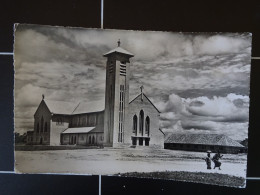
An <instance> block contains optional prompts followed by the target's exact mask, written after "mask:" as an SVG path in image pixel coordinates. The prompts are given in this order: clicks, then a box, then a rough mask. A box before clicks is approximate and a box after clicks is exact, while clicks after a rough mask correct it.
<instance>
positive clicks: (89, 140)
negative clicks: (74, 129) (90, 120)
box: [88, 136, 91, 144]
mask: <svg viewBox="0 0 260 195" xmlns="http://www.w3.org/2000/svg"><path fill="white" fill-rule="evenodd" d="M88 143H89V144H91V136H89V138H88Z"/></svg>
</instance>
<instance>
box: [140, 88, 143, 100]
mask: <svg viewBox="0 0 260 195" xmlns="http://www.w3.org/2000/svg"><path fill="white" fill-rule="evenodd" d="M140 89H141V100H142V101H143V89H144V86H143V85H142V86H141V87H140Z"/></svg>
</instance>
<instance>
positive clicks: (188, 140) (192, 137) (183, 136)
mask: <svg viewBox="0 0 260 195" xmlns="http://www.w3.org/2000/svg"><path fill="white" fill-rule="evenodd" d="M164 143H180V144H201V145H218V146H232V147H244V146H243V145H241V144H240V143H238V142H237V141H235V140H233V139H231V138H229V137H228V136H226V135H223V134H221V135H218V134H188V133H171V134H168V135H167V136H166V137H165V141H164Z"/></svg>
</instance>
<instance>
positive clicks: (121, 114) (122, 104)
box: [118, 85, 125, 142]
mask: <svg viewBox="0 0 260 195" xmlns="http://www.w3.org/2000/svg"><path fill="white" fill-rule="evenodd" d="M119 95H120V97H119V130H118V142H123V132H124V107H125V86H124V85H120V94H119Z"/></svg>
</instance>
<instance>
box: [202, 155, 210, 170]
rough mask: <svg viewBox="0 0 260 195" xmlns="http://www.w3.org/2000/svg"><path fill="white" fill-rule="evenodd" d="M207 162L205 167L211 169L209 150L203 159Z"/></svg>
mask: <svg viewBox="0 0 260 195" xmlns="http://www.w3.org/2000/svg"><path fill="white" fill-rule="evenodd" d="M204 160H205V161H206V164H207V169H211V158H210V152H207V157H206V158H205V159H204Z"/></svg>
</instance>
